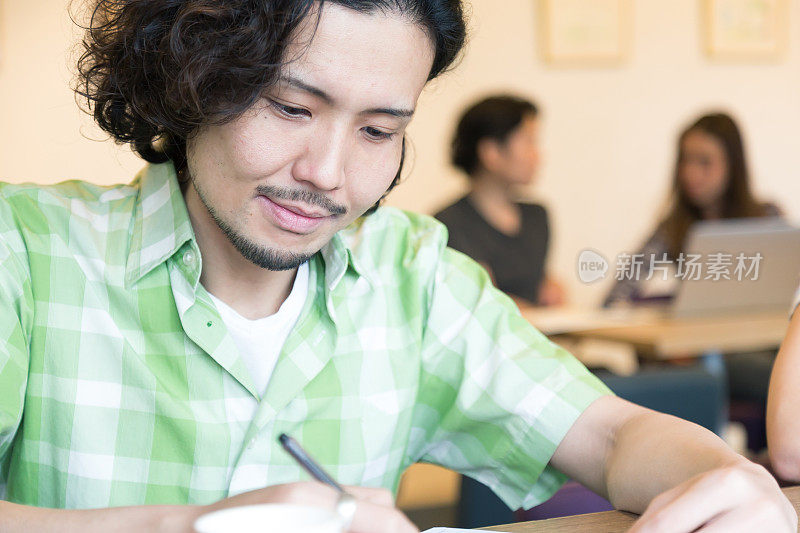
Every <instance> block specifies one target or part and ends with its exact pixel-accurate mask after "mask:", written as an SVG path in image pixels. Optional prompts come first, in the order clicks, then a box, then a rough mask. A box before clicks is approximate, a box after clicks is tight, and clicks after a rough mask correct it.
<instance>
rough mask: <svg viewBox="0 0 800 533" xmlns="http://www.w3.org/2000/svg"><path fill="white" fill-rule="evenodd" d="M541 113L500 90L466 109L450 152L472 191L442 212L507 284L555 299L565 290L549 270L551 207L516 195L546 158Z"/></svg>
mask: <svg viewBox="0 0 800 533" xmlns="http://www.w3.org/2000/svg"><path fill="white" fill-rule="evenodd" d="M537 117H538V110H537V108H536V105H535V104H533V103H532V102H530V101H527V100H524V99H521V98H517V97H513V96H493V97H490V98H486V99H484V100H482V101H480V102H478V103H476V104H474V105H473V106H472V107H470V108H469V109H467V110H466V111H465V112H464V114H463V115H462V116H461V119H460V120H459V122H458V126H457V127H456V132H455V135H454V137H453V142H452V151H451V159H452V163H453V165H455V166H456V167H457V168H459V169H460V170H462V171H463V172H464V173H465V174H466V175H467V176H468V177H469V179H470V185H471V187H470V191H469V193H468V194H467V195H466V196H464V197H463V198H461V199H460V200H458V201H457V202H456V203H454V204H453V205H451V206H449V207H447V208H445V209H443V210H442V211H440V212H439V213H437V214H436V218H437V219H439V220H440V221H441V222H443V223H444V224H445V225H446V226H447V228H448V230H449V232H450V239H449V241H448V245H449V246H450V247H451V248H454V249H456V250H459V251H461V252H463V253H465V254H467V255H469V256H470V257H472V258H473V259H475V260H476V261H478V262H479V263H481V264H482V265H483V266H484V267H485V268H486V269H487V270H488V271H489V273H490V274H491V276H492V278H493V279H494V282H495V284H496V285H497V287H498V288H499V289H500V290H502V291H504V292H506V293H508V294H509V295H511V296H512V297H515V299H517V300H523V301H525V302H529V303H534V304H539V305H555V304H559V303H561V302H562V300H563V290H562V289H561V287H560V286H559V285H558V284H557V283H555V282H553V281H550V280H548V279H547V277H546V275H545V259H546V257H547V248H548V244H549V238H550V231H549V227H548V221H547V211H546V210H545V208H544V207H543V206H541V205H537V204H528V203H520V202H518V201H517V197H518V193H519V189H520V188H521V187H524V186H525V185H528V184H530V183H531V181H532V180H533V178H534V177H535V175H536V171H537V168H538V166H539V148H538V129H539V121H538V118H537Z"/></svg>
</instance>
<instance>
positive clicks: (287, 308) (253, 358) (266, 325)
mask: <svg viewBox="0 0 800 533" xmlns="http://www.w3.org/2000/svg"><path fill="white" fill-rule="evenodd" d="M209 294H210V293H209ZM307 295H308V263H303V264H302V265H300V267H299V268H298V269H297V275H296V276H295V278H294V284H293V285H292V290H291V292H290V293H289V296H288V297H287V298H286V300H284V301H283V303H282V304H281V307H280V309H278V312H277V313H275V314H274V315H270V316H268V317H264V318H259V319H257V320H249V319H247V318H245V317H243V316H242V315H240V314H239V313H237V312H236V311H234V310H233V309H232V308H231V307H230V306H229V305H227V304H226V303H225V302H223V301H222V300H220V299H219V298H217V297H216V296H214V295H213V294H210V296H211V299H212V300H213V301H214V305H216V306H217V310H218V311H219V314H220V316H221V317H222V321H223V322H225V326H227V328H228V332H229V333H230V334H231V337H233V342H234V343H235V344H236V347H237V348H238V349H239V354H240V355H241V356H242V359H243V360H244V363H245V365H246V366H247V369H248V370H249V371H250V376H251V377H252V378H253V384H254V385H255V386H256V390H258V392H259V393H260V394H261V395H263V394H264V391H265V390H266V389H267V383H269V378H270V376H272V371H273V370H274V369H275V363H276V362H277V361H278V356H279V355H280V353H281V349H282V348H283V344H284V343H285V342H286V338H287V337H288V336H289V332H290V331H291V330H292V328H293V327H294V325H295V323H296V322H297V319H298V318H300V312H301V311H302V310H303V304H305V301H306V296H307Z"/></svg>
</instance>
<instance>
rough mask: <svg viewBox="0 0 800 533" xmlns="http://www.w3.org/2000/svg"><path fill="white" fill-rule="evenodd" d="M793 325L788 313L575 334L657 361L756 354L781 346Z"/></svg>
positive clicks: (660, 321) (666, 322)
mask: <svg viewBox="0 0 800 533" xmlns="http://www.w3.org/2000/svg"><path fill="white" fill-rule="evenodd" d="M788 326H789V316H788V314H787V313H768V314H763V313H762V314H752V315H736V316H720V317H700V318H666V317H665V318H655V319H652V320H649V321H640V322H638V323H635V324H631V325H625V326H604V327H600V328H587V329H583V330H579V331H573V332H571V335H574V336H578V337H584V338H586V337H593V338H599V339H605V340H613V341H619V342H627V343H630V344H632V345H633V346H635V347H636V349H637V350H638V351H640V352H641V353H642V354H644V355H646V356H650V357H653V358H656V359H672V358H676V357H687V356H697V355H702V354H704V353H709V352H720V353H726V352H748V351H749V352H756V351H760V350H769V349H774V348H776V347H777V346H779V345H780V343H781V341H782V340H783V337H784V335H785V334H786V329H787V328H788Z"/></svg>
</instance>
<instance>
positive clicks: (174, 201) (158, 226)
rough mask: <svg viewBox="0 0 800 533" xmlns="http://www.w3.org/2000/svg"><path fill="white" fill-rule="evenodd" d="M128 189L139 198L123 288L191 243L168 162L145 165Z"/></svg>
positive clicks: (183, 207) (189, 227)
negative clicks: (130, 188) (136, 190)
mask: <svg viewBox="0 0 800 533" xmlns="http://www.w3.org/2000/svg"><path fill="white" fill-rule="evenodd" d="M132 186H134V187H138V189H139V195H138V197H137V198H136V206H135V208H134V214H133V230H132V231H131V241H130V252H129V254H128V263H127V265H126V268H125V283H126V285H130V284H134V283H136V282H138V281H139V280H140V279H142V278H143V277H144V276H145V275H147V274H148V273H149V272H150V271H151V270H153V269H154V268H155V267H156V266H158V265H160V264H161V263H163V262H164V261H166V260H167V259H168V258H169V257H171V256H172V255H173V254H175V252H177V251H178V250H179V249H180V248H181V247H182V246H183V245H184V244H186V242H187V241H191V242H192V243H194V231H193V230H192V224H191V222H190V221H189V213H188V211H187V210H186V202H185V201H184V199H183V194H182V193H181V188H180V185H179V184H178V176H177V174H176V172H175V167H174V166H173V165H172V163H171V162H168V163H162V164H158V165H148V166H147V167H145V168H144V169H143V170H142V171H141V172H140V173H139V174H138V175H137V176H136V179H135V180H134V182H133V183H132ZM195 246H196V245H195ZM198 255H199V252H198Z"/></svg>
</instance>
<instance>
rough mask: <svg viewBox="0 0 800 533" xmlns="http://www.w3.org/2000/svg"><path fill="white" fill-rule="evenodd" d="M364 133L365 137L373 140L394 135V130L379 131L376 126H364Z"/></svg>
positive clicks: (381, 139) (389, 137)
mask: <svg viewBox="0 0 800 533" xmlns="http://www.w3.org/2000/svg"><path fill="white" fill-rule="evenodd" d="M364 133H366V134H367V137H369V138H370V139H372V140H374V141H383V140H385V139H391V138H392V137H393V136H394V132H389V131H381V130H379V129H378V128H373V127H370V126H368V127H366V128H364Z"/></svg>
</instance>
